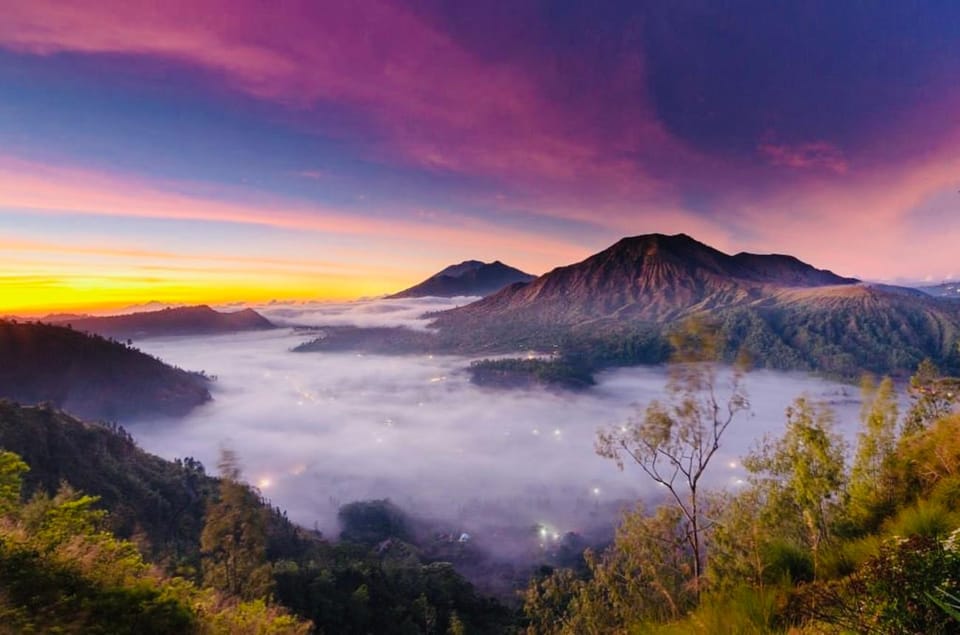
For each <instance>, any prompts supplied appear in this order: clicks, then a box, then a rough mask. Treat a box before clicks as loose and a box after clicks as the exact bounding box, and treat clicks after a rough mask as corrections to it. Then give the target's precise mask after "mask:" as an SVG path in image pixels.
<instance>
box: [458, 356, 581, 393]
mask: <svg viewBox="0 0 960 635" xmlns="http://www.w3.org/2000/svg"><path fill="white" fill-rule="evenodd" d="M470 375H471V381H473V382H474V383H476V384H480V385H495V386H500V387H513V386H520V387H526V386H528V385H530V384H542V385H547V386H559V387H562V388H571V389H576V388H587V387H589V386H592V385H594V384H595V383H596V382H595V381H594V379H593V375H592V368H591V367H589V366H588V365H586V364H584V363H582V362H580V361H575V360H569V359H562V358H561V359H520V358H508V359H481V360H477V361H474V362H471V364H470Z"/></svg>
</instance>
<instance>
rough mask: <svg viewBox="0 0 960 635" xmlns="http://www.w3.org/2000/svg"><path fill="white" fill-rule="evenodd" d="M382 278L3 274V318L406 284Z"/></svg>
mask: <svg viewBox="0 0 960 635" xmlns="http://www.w3.org/2000/svg"><path fill="white" fill-rule="evenodd" d="M402 284H403V283H399V284H390V283H389V282H385V281H384V279H382V278H381V279H346V278H330V277H324V278H322V279H317V280H314V281H310V283H309V284H308V283H307V282H306V281H297V280H277V281H274V283H272V284H269V285H255V284H250V283H243V282H242V281H239V280H238V281H225V280H223V279H221V278H208V279H199V278H197V279H192V280H184V281H177V280H173V279H143V278H137V277H108V276H95V275H91V276H0V316H3V315H12V316H18V317H24V318H30V317H41V316H44V315H48V314H51V313H96V314H101V313H109V312H110V311H117V310H121V309H126V308H128V307H131V306H137V305H142V304H146V303H150V302H160V303H163V304H187V305H192V304H211V305H221V304H232V303H249V304H259V303H266V302H270V301H272V300H277V301H281V302H282V301H297V302H299V301H348V300H356V299H358V298H361V297H373V296H378V295H383V294H385V293H389V292H392V291H396V290H398V289H400V288H402Z"/></svg>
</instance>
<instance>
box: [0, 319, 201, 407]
mask: <svg viewBox="0 0 960 635" xmlns="http://www.w3.org/2000/svg"><path fill="white" fill-rule="evenodd" d="M207 386H208V379H207V378H206V377H205V376H204V375H202V374H201V373H197V372H187V371H185V370H182V369H179V368H174V367H172V366H169V365H167V364H165V363H163V362H162V361H160V360H159V359H157V358H155V357H151V356H149V355H146V354H144V353H142V352H140V351H139V350H137V349H135V348H132V347H131V346H129V345H127V344H122V343H120V342H116V341H113V340H108V339H105V338H103V337H101V336H99V335H88V334H85V333H81V332H79V331H74V330H72V329H70V328H67V327H65V326H53V325H49V324H41V323H37V322H15V321H9V320H0V398H7V399H13V400H16V401H19V402H21V403H30V404H35V403H41V402H50V403H52V404H54V405H55V406H57V407H59V408H63V409H65V410H68V411H69V412H72V413H74V414H76V415H78V416H81V417H89V418H92V419H110V420H125V419H130V418H136V417H143V416H157V415H168V416H180V415H184V414H186V413H187V412H189V411H190V410H192V409H193V408H195V407H197V406H199V405H201V404H203V403H205V402H207V401H209V400H210V392H209V391H208V390H207Z"/></svg>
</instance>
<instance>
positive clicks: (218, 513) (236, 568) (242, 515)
mask: <svg viewBox="0 0 960 635" xmlns="http://www.w3.org/2000/svg"><path fill="white" fill-rule="evenodd" d="M218 467H219V469H220V496H219V500H217V501H215V502H213V503H211V504H209V505H208V507H207V513H206V520H205V524H204V527H203V533H202V534H201V535H200V548H201V553H202V555H203V580H204V585H206V586H211V587H213V588H215V589H219V590H221V591H224V592H226V593H229V594H231V595H235V596H237V597H240V598H243V599H245V600H254V599H261V598H265V597H268V596H269V595H270V593H271V592H272V590H273V576H272V571H271V567H270V564H269V562H268V561H267V529H266V526H267V511H266V508H265V507H263V506H261V505H260V504H259V500H258V498H257V495H256V494H255V493H254V492H253V491H252V490H251V489H250V488H249V487H247V486H246V485H244V484H243V483H241V482H240V476H241V473H240V467H239V463H238V461H237V456H236V454H235V453H234V452H233V451H232V450H229V449H226V448H225V449H223V450H221V453H220V462H219V463H218Z"/></svg>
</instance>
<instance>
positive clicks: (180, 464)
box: [0, 401, 515, 634]
mask: <svg viewBox="0 0 960 635" xmlns="http://www.w3.org/2000/svg"><path fill="white" fill-rule="evenodd" d="M0 449H4V450H7V451H13V452H16V453H17V454H19V455H21V456H23V458H24V459H25V461H26V463H28V464H29V465H30V467H31V469H30V471H29V472H26V474H24V475H23V477H22V478H23V482H24V488H23V494H24V496H25V497H27V498H29V497H32V496H35V495H41V496H44V495H45V496H51V495H54V494H55V493H56V492H57V490H58V488H59V487H60V486H61V483H66V484H67V485H68V486H69V487H70V488H71V489H72V490H74V491H79V492H84V493H85V494H89V495H91V496H95V497H96V498H97V500H96V502H88V503H84V505H85V506H86V507H90V508H92V509H95V510H99V511H106V512H107V514H106V515H105V516H102V517H101V516H100V515H98V516H97V523H98V525H99V526H102V528H103V529H104V530H109V531H110V532H112V533H113V534H114V535H116V536H117V537H118V539H129V540H132V541H133V543H135V544H136V547H137V548H138V549H139V550H140V552H142V553H143V554H144V556H145V557H146V559H147V561H149V562H151V563H154V564H155V565H156V570H158V571H162V572H165V573H166V575H167V576H169V575H174V574H175V575H178V576H180V577H182V578H183V579H184V580H186V581H188V582H190V583H191V584H193V585H194V587H196V588H200V587H205V588H207V589H208V591H204V592H203V593H211V592H216V593H219V594H220V595H221V596H223V597H226V598H234V599H233V600H230V601H231V602H234V603H238V604H237V605H238V606H241V607H247V608H245V609H243V611H245V612H246V613H251V614H252V615H256V616H261V617H262V616H263V615H264V614H266V615H273V613H271V611H274V609H269V608H268V607H267V605H265V604H262V602H261V600H263V599H264V598H267V597H273V598H274V599H275V601H276V602H277V603H279V605H281V606H283V607H286V608H287V609H289V610H290V611H292V612H294V613H295V614H296V615H298V616H300V618H301V619H304V620H310V621H312V622H313V623H314V625H315V626H316V628H317V629H318V631H320V632H327V633H347V634H349V633H370V632H376V633H423V632H441V633H443V632H447V630H448V629H453V630H454V632H456V629H457V628H466V629H467V632H470V633H491V634H493V633H502V632H508V629H509V627H510V625H511V624H513V623H514V621H515V616H514V614H513V612H512V611H511V610H509V609H507V608H506V607H504V606H503V605H501V604H499V603H498V602H496V601H495V600H492V599H488V598H484V597H482V596H480V595H479V594H478V593H477V592H476V591H475V590H474V588H473V587H472V586H471V585H470V584H469V583H468V582H467V581H466V580H464V579H463V578H462V577H461V576H460V575H459V574H457V572H456V571H455V570H454V569H453V567H452V566H451V565H450V564H449V563H445V562H442V561H436V560H433V559H430V558H427V557H426V556H425V555H424V552H425V550H424V549H421V548H420V547H419V546H418V545H417V544H415V542H414V533H413V532H412V531H410V527H409V524H407V522H406V521H404V520H403V518H402V517H400V516H398V515H397V514H396V513H395V512H389V506H387V505H386V504H385V503H382V502H372V503H366V504H364V505H362V506H356V505H354V506H347V507H345V509H344V512H343V516H342V524H343V527H344V536H343V538H344V539H343V540H341V541H340V542H338V543H331V542H328V541H326V540H324V539H323V538H322V537H321V536H319V535H317V534H315V533H313V532H309V531H306V530H303V529H301V528H299V527H297V526H295V525H293V524H292V523H290V522H289V521H288V520H287V519H286V518H285V516H284V515H283V514H282V513H281V512H280V511H279V510H276V509H273V508H272V507H271V506H270V505H269V504H268V503H267V502H265V501H264V500H263V499H262V498H261V497H260V495H259V494H258V493H257V492H256V491H255V490H253V489H251V488H249V487H248V486H246V485H244V484H243V483H242V482H241V481H240V480H239V479H240V474H239V467H238V465H237V463H236V462H235V461H231V460H228V461H226V462H225V463H224V465H223V466H221V467H222V473H221V476H220V478H214V477H211V476H208V475H207V474H206V472H205V470H204V467H203V466H202V465H200V464H199V463H198V462H196V461H194V460H192V459H184V460H177V461H175V462H171V461H165V460H163V459H160V458H159V457H156V456H153V455H150V454H147V453H145V452H143V451H142V450H140V449H139V448H138V447H137V446H136V444H135V443H134V442H133V440H132V439H131V437H130V436H129V435H128V434H126V433H125V432H124V431H123V429H122V428H119V427H116V426H107V425H103V424H99V423H88V422H82V421H79V420H77V419H75V418H73V417H71V416H69V415H67V414H65V413H63V412H60V411H57V410H56V409H54V408H51V407H24V406H18V405H15V404H13V403H10V402H3V401H0ZM2 491H3V487H2V486H0V492H2ZM358 510H367V511H364V512H362V513H360V511H358ZM99 511H98V512H97V513H98V514H99ZM384 518H389V519H392V520H390V521H389V522H384V521H383V519H384ZM100 523H102V525H100ZM385 541H386V542H385ZM124 544H125V545H126V543H124ZM123 549H124V550H125V553H126V552H129V553H132V551H130V550H131V549H133V547H132V546H129V545H127V546H124V547H123ZM98 557H99V556H98ZM136 557H137V558H139V557H140V556H136ZM18 562H19V561H18ZM12 566H13V565H11V567H12ZM17 566H20V565H17ZM138 566H139V565H138ZM37 567H39V568H40V569H41V570H42V571H41V573H43V575H47V572H45V571H46V568H47V563H39V564H37ZM9 572H10V571H9V570H8V573H9ZM2 575H3V572H2V571H0V576H2ZM11 575H13V573H11ZM38 575H39V574H38ZM70 575H73V574H70ZM77 575H80V574H77ZM83 575H86V574H83ZM151 575H153V574H151ZM45 579H46V582H44V584H48V585H50V586H49V588H50V589H55V590H57V593H59V592H61V591H64V590H69V589H72V588H73V587H69V586H67V585H68V582H67V581H65V580H64V579H61V578H60V577H59V573H58V574H57V575H55V576H53V577H48V578H45ZM0 582H2V580H0ZM31 584H33V582H31ZM150 584H153V582H151V583H150ZM157 584H160V585H161V586H160V587H158V588H161V591H160V593H161V594H162V593H166V592H165V591H163V589H165V588H166V587H163V584H165V583H163V584H161V583H160V582H158V583H157ZM176 584H181V583H180V582H177V583H176ZM24 588H25V589H29V588H32V587H24ZM0 596H2V593H0ZM48 596H49V598H51V599H50V601H51V602H53V601H54V599H55V597H56V593H54V592H53V591H48ZM144 597H145V598H146V599H145V600H144V601H145V602H146V601H152V600H150V598H153V597H155V596H154V595H147V596H144ZM164 597H166V596H164ZM205 597H206V596H205ZM0 599H2V597H0ZM78 601H80V600H78ZM117 601H118V602H120V601H121V600H117ZM122 601H123V602H126V601H127V600H122ZM243 602H245V603H246V604H243ZM15 604H16V602H15ZM17 606H21V605H20V604H17ZM44 606H46V605H44ZM174 608H176V606H174ZM41 609H42V607H40V608H38V609H37V610H41ZM11 610H13V609H11ZM18 610H19V609H18ZM43 610H46V609H43ZM131 610H133V609H131ZM136 610H139V609H136ZM171 610H172V609H171ZM31 611H33V609H30V610H27V613H25V615H27V617H29V619H34V618H33V617H30V615H32V614H33V613H32V612H31ZM264 611H266V613H264ZM175 612H176V611H175ZM246 613H245V614H246ZM177 615H180V614H179V613H177ZM180 617H183V619H187V620H188V622H189V619H192V618H190V616H189V615H187V616H186V617H184V616H183V615H180ZM188 618H189V619H188ZM63 619H64V620H67V621H69V620H72V619H73V618H72V617H69V616H64V617H63ZM104 619H107V618H104ZM178 619H179V618H178ZM251 619H252V618H251ZM257 619H259V617H258V618H257ZM59 623H61V622H51V623H49V624H50V625H56V624H59ZM190 623H194V622H190ZM84 624H85V626H84V628H89V629H90V630H84V631H83V632H98V631H97V630H96V629H94V628H92V627H91V626H90V624H89V623H84ZM51 627H52V626H51ZM131 628H133V627H131ZM81 630H82V629H81ZM68 632H70V631H68ZM99 632H122V631H110V630H109V629H106V630H104V629H101V630H100V631H99ZM145 632H147V631H145ZM184 632H189V631H184ZM202 632H238V633H242V632H244V631H241V630H237V631H230V630H227V631H216V630H207V631H202ZM258 632H273V631H269V630H266V631H258ZM278 632H283V631H278Z"/></svg>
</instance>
